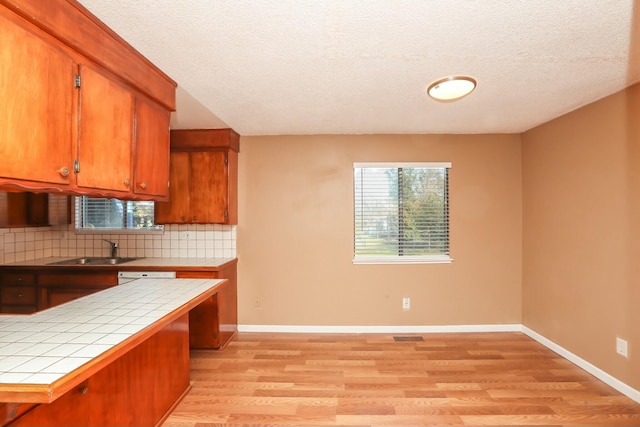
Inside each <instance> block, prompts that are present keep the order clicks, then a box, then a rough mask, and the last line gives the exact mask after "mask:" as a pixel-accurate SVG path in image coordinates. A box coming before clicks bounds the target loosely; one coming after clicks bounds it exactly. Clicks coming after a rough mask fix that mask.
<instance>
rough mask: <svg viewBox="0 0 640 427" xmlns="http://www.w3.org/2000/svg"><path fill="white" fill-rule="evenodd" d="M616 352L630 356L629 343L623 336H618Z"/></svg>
mask: <svg viewBox="0 0 640 427" xmlns="http://www.w3.org/2000/svg"><path fill="white" fill-rule="evenodd" d="M616 353H618V354H619V355H620V356H624V357H629V344H628V343H627V341H626V340H623V339H622V338H616Z"/></svg>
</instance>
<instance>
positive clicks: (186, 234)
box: [180, 231, 191, 240]
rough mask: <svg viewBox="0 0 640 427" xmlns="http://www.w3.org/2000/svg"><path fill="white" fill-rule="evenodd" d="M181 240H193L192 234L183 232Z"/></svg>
mask: <svg viewBox="0 0 640 427" xmlns="http://www.w3.org/2000/svg"><path fill="white" fill-rule="evenodd" d="M180 240H191V234H190V233H189V232H188V231H181V232H180Z"/></svg>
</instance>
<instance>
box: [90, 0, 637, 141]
mask: <svg viewBox="0 0 640 427" xmlns="http://www.w3.org/2000/svg"><path fill="white" fill-rule="evenodd" d="M80 2H81V3H82V4H83V5H84V6H85V7H87V8H88V9H89V10H91V11H92V12H93V13H94V14H95V15H96V16H97V17H98V18H100V19H101V20H103V21H104V22H105V23H106V24H107V25H109V26H110V27H111V28H113V29H114V30H115V31H116V32H117V33H119V34H120V35H121V36H122V37H123V38H124V39H125V40H127V41H128V42H129V43H130V44H131V45H132V46H134V47H135V48H136V49H138V50H139V51H140V52H141V53H142V54H143V55H145V56H146V57H147V58H149V59H150V60H151V61H152V62H154V63H155V64H156V65H158V66H159V67H160V68H161V69H162V70H163V71H164V72H165V73H167V74H168V75H169V76H170V77H171V78H173V79H174V80H175V81H177V82H178V85H179V86H180V91H179V93H178V111H177V112H176V114H174V117H173V118H172V123H173V126H174V127H181V128H193V127H221V126H225V123H226V125H228V126H230V127H232V128H234V129H235V130H236V131H238V132H239V133H240V134H241V135H276V134H369V133H511V132H522V131H525V130H527V129H530V128H531V127H534V126H536V125H538V124H541V123H544V122H546V121H548V120H550V119H553V118H555V117H558V116H560V115H562V114H565V113H567V112H569V111H572V110H574V109H576V108H578V107H581V106H583V105H585V104H588V103H590V102H593V101H595V100H597V99H600V98H602V97H604V96H607V95H609V94H611V93H614V92H616V91H618V90H621V89H623V88H625V87H627V86H630V85H631V84H633V83H636V82H638V81H640V52H639V50H640V27H639V26H640V19H639V18H640V11H638V10H637V9H640V2H638V3H635V2H634V1H633V0H431V1H429V0H422V1H420V0H387V1H381V0H324V1H323V0H233V1H232V0H225V1H222V0H185V1H176V0H80ZM634 7H635V8H636V10H635V11H634ZM634 27H635V28H634ZM451 74H467V75H472V76H474V77H475V78H477V80H478V88H477V89H476V91H475V92H474V93H472V94H471V95H469V96H467V97H466V98H464V99H462V100H460V101H458V102H455V103H438V102H436V101H433V100H430V99H428V98H427V97H426V96H425V88H426V86H427V85H428V84H429V83H430V82H432V81H434V80H436V79H438V78H441V77H443V76H447V75H451Z"/></svg>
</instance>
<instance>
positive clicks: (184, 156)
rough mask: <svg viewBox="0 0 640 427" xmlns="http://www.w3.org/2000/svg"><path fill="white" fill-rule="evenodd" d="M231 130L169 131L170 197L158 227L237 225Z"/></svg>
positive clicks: (158, 211)
mask: <svg viewBox="0 0 640 427" xmlns="http://www.w3.org/2000/svg"><path fill="white" fill-rule="evenodd" d="M239 141H240V137H239V135H238V134H237V133H236V132H235V131H233V130H232V129H196V130H172V131H171V167H170V177H169V181H170V197H169V202H167V203H156V204H155V222H156V223H157V224H181V223H192V224H211V223H213V224H237V223H238V151H239V148H240V142H239Z"/></svg>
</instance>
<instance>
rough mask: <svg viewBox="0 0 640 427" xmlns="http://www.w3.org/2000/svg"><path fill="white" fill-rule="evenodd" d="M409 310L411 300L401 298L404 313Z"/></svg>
mask: <svg viewBox="0 0 640 427" xmlns="http://www.w3.org/2000/svg"><path fill="white" fill-rule="evenodd" d="M410 308H411V298H409V297H403V298H402V309H403V310H404V311H407V310H409V309H410Z"/></svg>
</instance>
